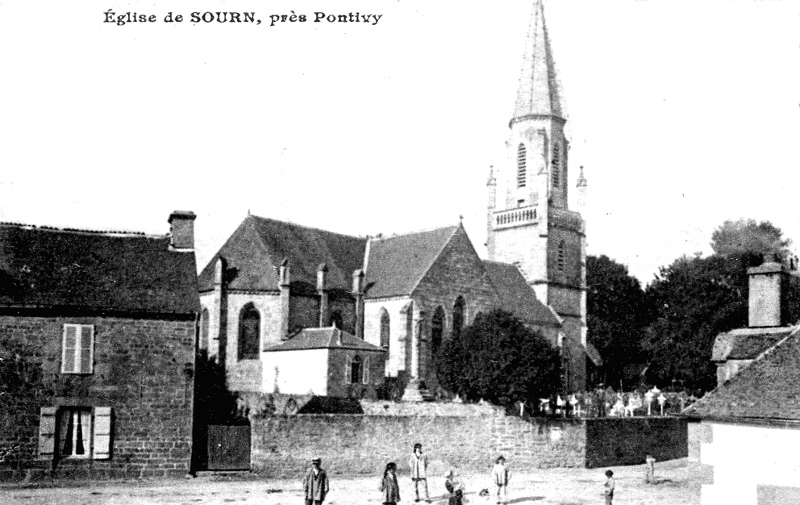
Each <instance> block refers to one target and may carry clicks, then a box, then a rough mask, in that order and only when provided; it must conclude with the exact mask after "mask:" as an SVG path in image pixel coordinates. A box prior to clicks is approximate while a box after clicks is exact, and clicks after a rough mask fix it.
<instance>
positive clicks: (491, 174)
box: [486, 165, 497, 186]
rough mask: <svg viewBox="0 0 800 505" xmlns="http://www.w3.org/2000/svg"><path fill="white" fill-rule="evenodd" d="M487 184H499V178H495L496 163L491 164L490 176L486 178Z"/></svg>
mask: <svg viewBox="0 0 800 505" xmlns="http://www.w3.org/2000/svg"><path fill="white" fill-rule="evenodd" d="M486 185H487V186H495V185H497V180H496V179H495V178H494V165H489V178H488V179H487V180H486Z"/></svg>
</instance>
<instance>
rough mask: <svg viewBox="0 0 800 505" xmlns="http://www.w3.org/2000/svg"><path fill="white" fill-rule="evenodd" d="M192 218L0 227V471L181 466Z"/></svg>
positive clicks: (190, 328) (151, 470)
mask: <svg viewBox="0 0 800 505" xmlns="http://www.w3.org/2000/svg"><path fill="white" fill-rule="evenodd" d="M194 219H195V215H194V214H193V213H191V212H177V211H176V212H174V213H173V214H172V215H171V216H170V217H169V222H170V225H171V233H170V234H167V235H161V236H148V235H144V234H141V233H122V232H96V231H84V230H74V229H56V228H48V227H36V226H27V225H18V224H7V223H4V224H0V338H1V339H2V340H3V344H4V345H3V346H0V350H2V351H3V352H4V353H5V354H4V356H3V357H4V358H6V359H8V358H9V357H13V359H14V360H15V363H16V367H15V368H13V369H10V368H8V367H5V368H4V372H5V373H6V376H5V377H4V378H5V379H8V378H9V377H10V378H11V379H12V380H13V381H14V382H13V383H12V382H6V384H5V385H4V387H3V389H2V390H3V393H4V394H3V395H1V396H0V402H2V407H3V410H4V413H3V415H2V417H0V447H2V448H3V449H4V453H5V455H6V458H5V461H4V462H2V463H0V476H6V477H12V476H14V475H15V474H16V475H19V473H20V472H22V471H26V472H29V473H46V472H52V474H53V475H55V476H67V475H70V474H76V475H80V476H83V477H86V476H95V477H103V476H132V477H133V476H154V475H167V474H185V473H186V472H188V471H189V465H190V456H191V449H192V432H191V430H192V422H191V419H192V400H193V380H194V356H195V342H196V327H197V316H198V313H199V301H198V296H197V277H196V271H197V270H196V268H197V267H196V263H195V254H194V244H193V242H194V230H193V227H194V224H193V221H194Z"/></svg>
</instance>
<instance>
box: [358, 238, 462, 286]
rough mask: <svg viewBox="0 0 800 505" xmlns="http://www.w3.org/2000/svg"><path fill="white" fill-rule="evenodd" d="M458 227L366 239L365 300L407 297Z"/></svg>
mask: <svg viewBox="0 0 800 505" xmlns="http://www.w3.org/2000/svg"><path fill="white" fill-rule="evenodd" d="M459 228H460V227H459V226H448V227H445V228H436V229H434V230H427V231H420V232H415V233H408V234H404V235H395V236H391V237H382V238H372V239H370V241H369V245H368V253H367V261H366V265H365V269H366V286H367V298H384V297H389V296H403V295H410V294H411V293H412V292H413V291H414V289H415V288H416V287H417V285H419V282H420V281H421V280H422V278H423V277H424V275H425V274H426V273H427V272H428V270H430V268H431V266H432V265H433V263H434V261H436V258H438V257H439V254H440V253H441V252H442V250H443V249H444V247H445V246H446V245H447V243H448V242H449V241H450V239H451V238H452V237H453V235H454V234H455V233H456V231H458V230H459Z"/></svg>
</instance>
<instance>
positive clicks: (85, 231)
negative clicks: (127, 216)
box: [0, 221, 168, 238]
mask: <svg viewBox="0 0 800 505" xmlns="http://www.w3.org/2000/svg"><path fill="white" fill-rule="evenodd" d="M0 227H5V228H24V229H29V230H38V231H46V232H67V233H80V234H85V235H124V236H137V237H147V238H166V237H167V236H168V235H164V234H155V233H145V232H143V231H132V230H89V229H85V228H60V227H58V226H50V225H35V224H26V223H15V222H10V221H0Z"/></svg>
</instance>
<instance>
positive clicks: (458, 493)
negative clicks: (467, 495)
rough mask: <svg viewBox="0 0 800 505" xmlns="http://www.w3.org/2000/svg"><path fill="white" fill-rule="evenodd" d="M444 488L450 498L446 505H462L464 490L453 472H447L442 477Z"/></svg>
mask: <svg viewBox="0 0 800 505" xmlns="http://www.w3.org/2000/svg"><path fill="white" fill-rule="evenodd" d="M444 478H445V479H446V480H445V481H444V487H445V488H446V489H447V492H448V493H450V498H449V499H448V500H447V505H462V503H463V498H464V488H463V487H462V485H461V482H459V481H458V480H457V479H456V474H455V472H453V470H448V471H447V473H446V474H445V475H444Z"/></svg>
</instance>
